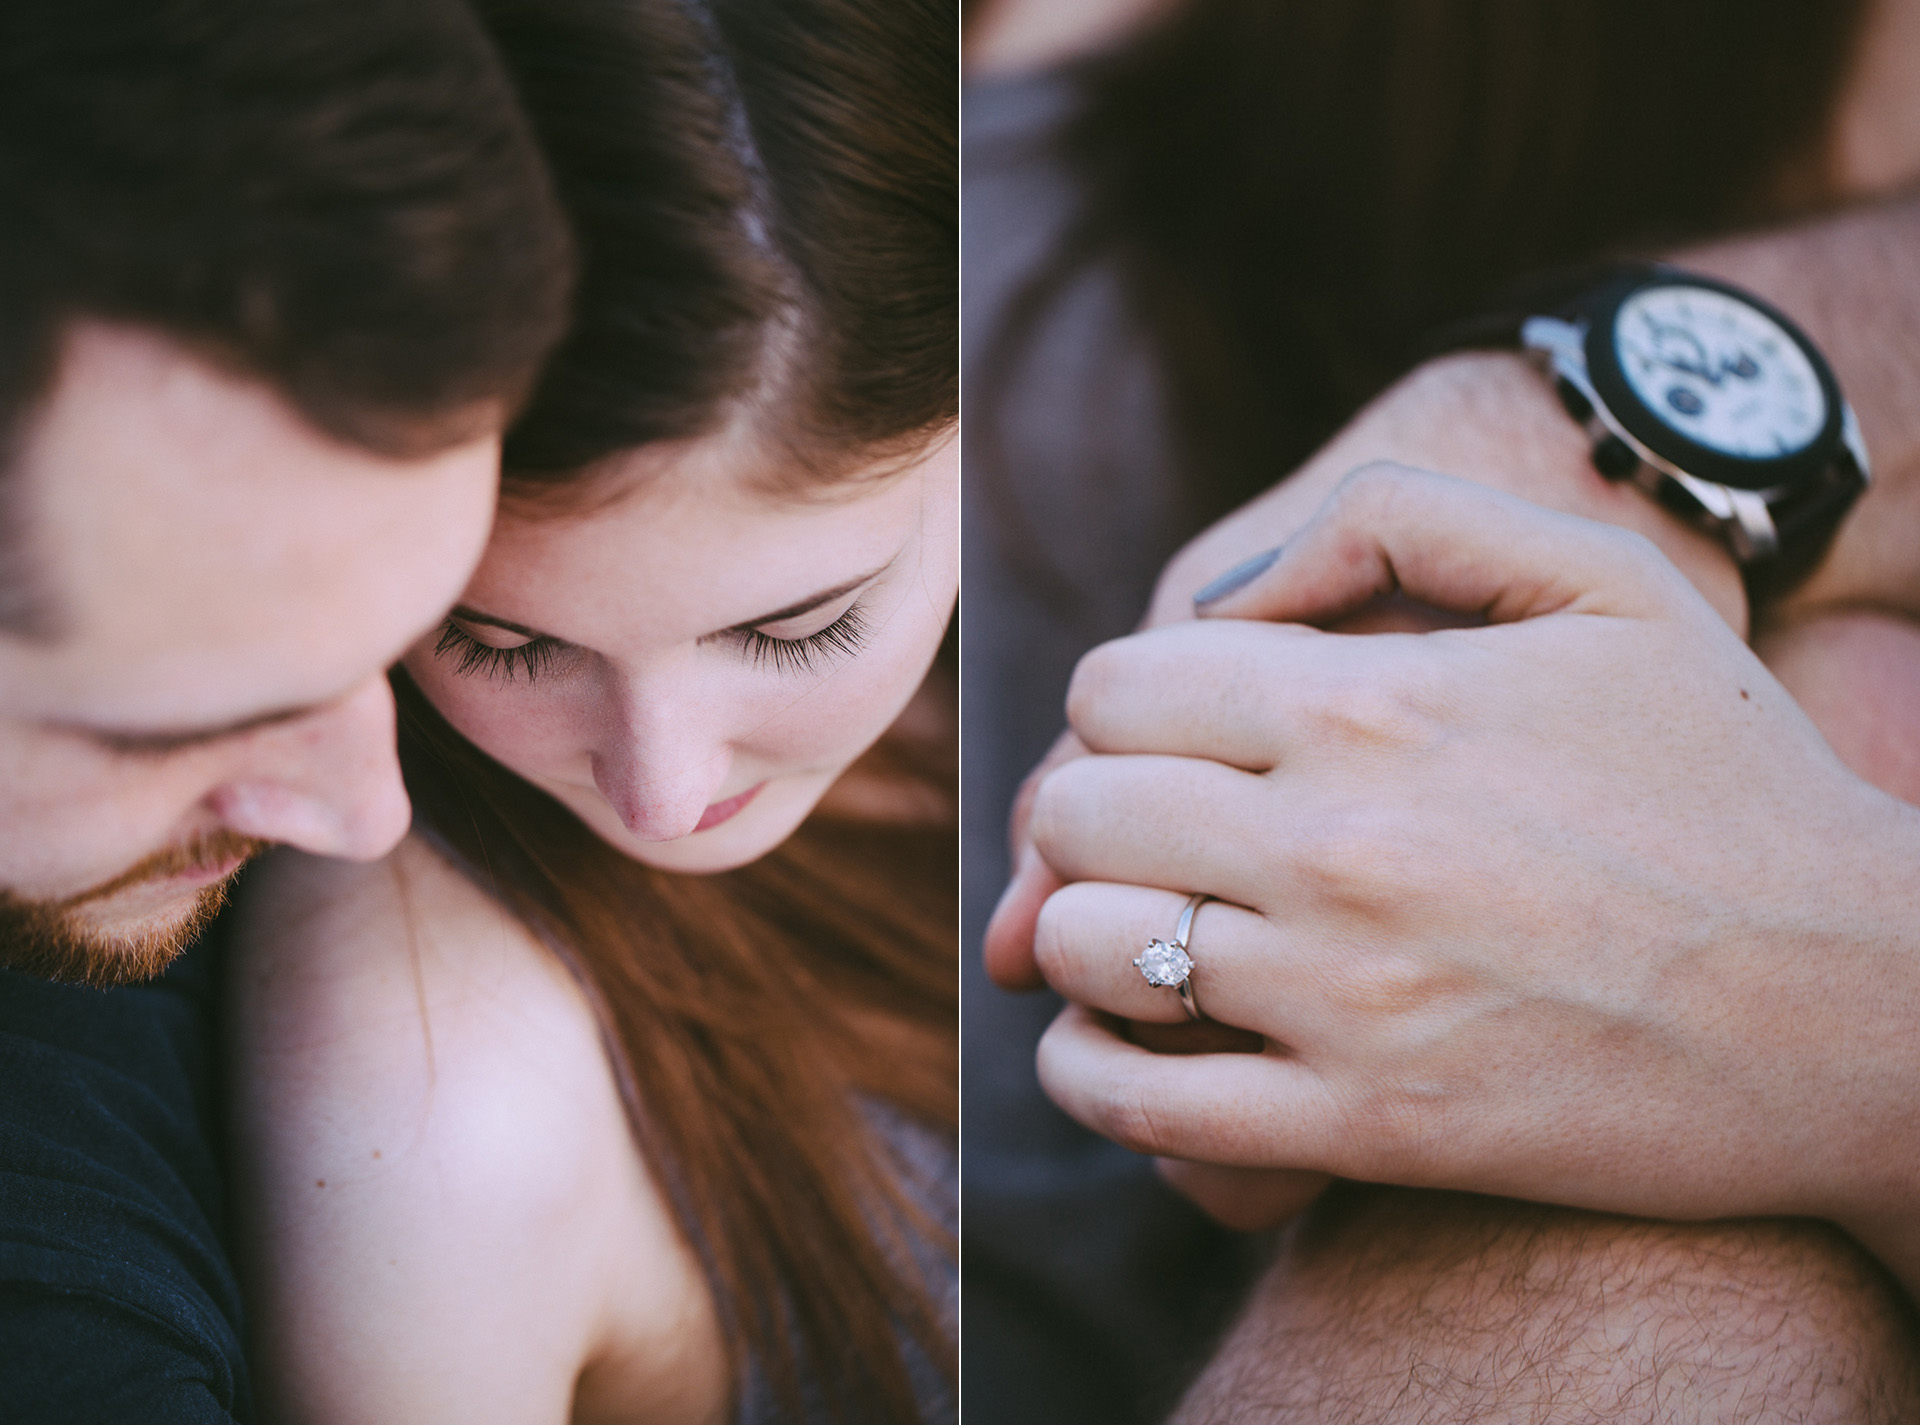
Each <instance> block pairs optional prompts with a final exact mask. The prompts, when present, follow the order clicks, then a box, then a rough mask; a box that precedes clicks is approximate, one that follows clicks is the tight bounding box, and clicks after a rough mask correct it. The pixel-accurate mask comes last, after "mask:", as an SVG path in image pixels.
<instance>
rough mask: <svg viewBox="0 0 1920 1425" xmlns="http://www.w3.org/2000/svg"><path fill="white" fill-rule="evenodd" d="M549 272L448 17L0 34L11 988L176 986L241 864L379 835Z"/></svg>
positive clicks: (148, 18) (293, 16)
mask: <svg viewBox="0 0 1920 1425" xmlns="http://www.w3.org/2000/svg"><path fill="white" fill-rule="evenodd" d="M568 268H569V262H568V251H567V240H566V237H565V231H564V227H563V223H562V220H561V218H560V216H559V214H558V211H557V209H556V207H555V205H554V202H553V199H552V197H551V194H550V192H549V189H548V185H547V182H546V179H545V176H544V170H543V169H542V167H541V165H540V162H539V160H538V157H537V155H536V152H535V150H534V147H533V144H532V142H531V140H530V138H529V136H528V134H527V132H526V129H525V125H524V122H523V120H522V119H521V117H520V114H519V111H518V108H517V106H516V104H515V102H514V99H513V95H512V91H511V89H510V87H509V85H508V83H507V81H506V79H505V78H504V77H503V75H502V72H501V71H500V69H499V67H498V64H497V62H496V60H495V57H494V55H493V53H492V51H491V49H490V48H489V46H488V44H487V42H486V40H485V38H484V36H483V35H482V33H481V32H480V30H479V28H478V27H477V25H476V24H475V22H474V21H473V19H472V17H471V16H470V15H469V14H468V13H467V11H466V9H465V7H464V5H462V4H460V3H458V0H356V3H355V4H353V5H350V6H348V5H340V4H338V3H337V0H9V3H8V5H7V6H5V7H3V8H0V960H4V961H5V962H8V963H12V964H14V965H16V966H18V967H21V968H27V969H33V970H36V971H39V972H41V973H51V974H57V975H59V976H61V977H64V978H79V979H90V980H93V981H95V982H103V983H104V982H113V981H116V980H120V979H126V978H135V977H138V976H140V975H144V974H149V973H152V972H153V971H154V970H156V969H157V968H159V967H160V966H161V965H163V964H164V963H165V962H166V960H167V959H168V958H170V956H171V954H172V953H173V951H174V949H175V948H177V946H178V944H179V943H180V942H181V941H182V940H183V938H184V936H185V935H186V934H188V933H190V931H191V929H192V928H193V926H194V925H195V924H196V922H197V919H198V918H199V917H202V916H204V914H205V913H207V912H208V910H209V909H210V907H211V906H212V905H214V904H217V901H218V896H219V893H220V886H221V885H222V884H223V883H224V881H225V880H226V878H227V877H228V875H229V874H230V873H231V872H232V870H233V869H235V867H236V866H237V865H238V863H239V861H240V860H242V859H244V857H245V856H246V855H247V854H249V853H250V852H251V851H252V850H253V849H255V848H256V847H257V846H258V845H259V844H261V843H264V842H275V841H282V842H289V843H292V844H294V845H298V846H302V847H304V848H306V849H309V850H313V851H316V852H322V853H326V854H335V855H345V856H358V857H368V856H377V855H379V854H381V853H382V852H384V851H385V850H386V849H387V848H388V847H389V846H391V845H392V843H393V842H394V840H396V839H397V838H398V837H399V835H400V834H401V832H402V831H403V830H404V828H405V825H406V820H407V808H406V801H405V798H404V795H403V794H402V792H401V789H400V785H399V781H398V777H397V772H396V769H395V766H394V760H393V748H392V710H391V704H390V702H389V701H388V697H387V693H386V689H385V683H384V680H383V678H382V677H381V670H382V669H383V667H384V666H385V664H386V663H387V662H389V661H390V660H391V659H393V658H394V657H395V656H397V654H398V653H399V652H400V650H401V649H402V648H403V647H405V646H406V645H407V644H408V643H409V642H410V641H411V640H412V639H413V638H414V637H416V636H417V635H418V634H419V633H420V631H421V630H422V629H423V628H425V627H426V626H427V625H429V624H430V623H432V622H433V621H434V620H435V619H436V618H437V617H438V615H439V614H440V613H441V612H442V611H443V609H444V608H445V606H446V605H447V604H448V603H450V602H451V601H452V599H453V598H454V596H455V595H456V594H457V593H458V592H459V590H460V588H461V586H462V583H463V582H464V580H465V577H466V575H467V573H468V571H469V570H470V568H471V566H472V564H473V562H474V560H475V559H476V558H477V557H478V554H479V551H480V548H481V546H482V544H483V542H484V540H485V536H486V530H487V526H488V523H489V520H490V516H491V511H492V504H493V496H494V485H495V472H496V465H497V444H498V432H499V430H500V427H501V425H502V423H503V422H504V420H505V418H506V416H507V415H508V414H509V413H510V411H511V410H512V409H513V407H514V406H515V405H516V404H517V402H518V401H519V399H520V398H521V396H522V394H523V393H524V391H525V390H526V389H527V387H528V385H529V384H530V382H531V380H532V378H533V375H534V373H535V371H536V370H537V368H538V365H539V362H540V360H541V359H542V357H543V356H544V355H545V353H546V351H547V349H548V348H549V347H550V345H551V344H552V342H553V340H554V339H555V337H556V336H557V334H558V331H559V328H560V326H561V325H562V322H563V320H564V306H565V300H566V289H567V283H568Z"/></svg>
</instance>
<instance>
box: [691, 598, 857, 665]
mask: <svg viewBox="0 0 1920 1425" xmlns="http://www.w3.org/2000/svg"><path fill="white" fill-rule="evenodd" d="M776 626H777V625H776ZM721 637H727V638H735V639H738V640H739V642H740V649H741V652H743V653H744V654H745V655H746V656H747V657H748V658H750V659H752V660H753V666H754V667H756V668H758V667H761V666H763V665H770V666H772V667H773V668H774V670H775V671H777V672H781V673H811V672H814V671H815V670H816V668H818V667H820V666H821V665H822V664H823V663H825V662H827V661H829V660H831V659H834V658H839V657H848V658H850V657H852V656H853V655H854V654H856V653H858V652H859V651H860V649H861V648H862V647H863V646H864V645H865V643H866V639H867V617H866V612H865V609H864V608H863V607H862V606H861V605H860V604H858V603H856V604H852V605H850V606H849V607H848V609H847V611H846V612H845V613H843V614H841V615H840V617H839V618H837V619H835V620H834V621H833V622H832V623H830V624H828V625H827V626H826V627H825V628H823V629H820V630H819V631H818V632H815V633H809V634H806V635H805V636H804V637H799V638H794V637H781V636H779V635H776V634H771V633H768V632H767V631H766V630H765V629H764V628H736V629H729V630H728V631H727V632H726V633H725V634H723V635H721Z"/></svg>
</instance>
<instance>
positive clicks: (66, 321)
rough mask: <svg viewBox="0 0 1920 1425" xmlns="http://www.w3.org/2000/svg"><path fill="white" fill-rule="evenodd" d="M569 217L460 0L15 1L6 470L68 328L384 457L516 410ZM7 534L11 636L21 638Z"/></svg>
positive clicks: (4, 18) (0, 240)
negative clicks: (220, 381)
mask: <svg viewBox="0 0 1920 1425" xmlns="http://www.w3.org/2000/svg"><path fill="white" fill-rule="evenodd" d="M569 279H570V250H569V241H568V237H567V233H566V227H565V224H564V220H563V219H562V218H561V216H560V213H559V210H558V207H557V205H556V203H555V201H554V199H553V196H552V193H551V191H550V187H549V184H548V181H547V178H546V174H545V170H544V167H543V165H542V163H541V160H540V158H539V156H538V153H537V151H536V149H535V147H534V145H533V143H532V140H531V138H530V136H529V134H528V132H527V129H526V125H525V121H524V120H523V118H522V116H521V113H520V110H519V106H518V102H517V100H516V98H515V96H514V91H513V88H512V86H511V85H510V84H509V83H508V82H507V80H506V78H505V75H504V73H503V71H502V69H501V66H500V63H499V61H498V59H497V58H496V56H495V53H494V51H493V48H492V45H491V43H490V41H489V40H488V38H487V36H486V35H485V33H484V32H483V31H482V29H481V28H480V26H479V24H478V22H477V21H476V20H475V18H474V17H473V15H472V14H471V13H470V12H469V11H468V9H467V8H466V6H465V5H463V4H462V3H460V0H353V3H351V4H343V3H340V0H7V4H5V5H4V6H0V441H3V442H4V444H0V470H4V468H5V465H6V463H7V458H8V456H9V455H10V454H11V449H12V447H15V446H17V444H18V440H19V438H20V433H21V428H22V426H23V425H24V424H25V423H26V422H27V421H28V420H29V419H30V416H31V413H32V410H33V408H34V405H35V402H36V400H37V398H39V397H40V396H42V395H43V394H44V393H45V391H46V390H47V388H48V387H49V385H50V384H51V382H52V381H53V380H54V378H55V374H56V373H55V364H56V361H57V358H58V353H59V350H60V342H61V336H62V334H63V332H64V331H65V330H66V328H67V327H68V326H69V325H70V324H71V323H72V322H73V321H74V320H76V319H80V318H96V319H104V320H109V321H118V322H126V323H131V324H135V325H139V326H143V327H147V328H150V329H154V330H158V331H160V332H162V333H164V334H166V335H167V336H170V337H172V338H174V339H175V340H177V341H180V342H182V343H183V344H184V345H186V346H188V347H189V348H191V349H193V350H195V351H197V352H199V353H201V354H203V355H205V356H207V357H209V358H211V359H212V360H214V361H215V362H217V363H218V364H220V365H223V366H225V367H228V368H229V369H232V370H235V371H239V372H243V373H246V374H248V375H252V376H258V377H260V378H263V379H264V380H266V381H267V382H268V383H270V384H271V385H272V386H274V387H276V388H277V389H278V390H279V391H281V392H282V393H283V394H284V395H285V396H286V397H287V399H288V400H289V401H291V403H292V404H293V405H294V406H295V407H296V408H297V409H298V410H299V411H300V412H301V413H302V414H304V415H305V416H306V417H307V419H308V420H310V421H311V422H312V423H313V424H314V425H315V426H316V427H317V428H318V429H320V430H322V431H325V432H327V433H329V434H331V435H334V436H337V437H339V438H341V439H343V440H345V441H348V442H350V443H353V444H356V445H360V446H364V447H368V448H372V449H376V450H382V451H389V452H394V453H401V452H405V453H423V454H424V453H427V452H430V451H432V450H434V449H437V448H440V447H443V446H445V445H448V444H451V443H454V442H455V441H457V440H459V439H462V438H465V437H467V436H470V435H472V434H474V433H475V418H476V416H477V415H478V413H480V412H482V411H485V410H488V409H489V408H491V407H494V406H498V405H505V406H507V407H509V408H510V407H512V406H514V405H516V404H517V403H518V402H519V400H520V398H521V397H522V395H523V393H524V392H525V391H526V389H527V388H528V387H529V386H530V384H531V382H532V380H533V377H534V375H535V373H536V371H537V369H538V367H539V364H540V362H541V360H542V358H543V357H544V356H545V354H546V352H547V350H548V348H549V347H550V346H551V345H552V343H553V342H554V341H555V340H556V339H557V337H558V334H559V331H560V328H561V327H562V325H563V323H564V321H565V316H566V312H565V306H566V300H567V291H568V286H569ZM10 524H11V522H10V521H7V520H5V519H4V518H0V542H3V543H4V545H5V546H6V547H7V549H8V550H9V552H10V554H11V555H12V557H11V558H10V559H9V560H8V561H7V564H8V566H9V567H8V568H7V569H0V576H5V575H9V574H10V575H11V576H12V577H0V627H7V628H12V629H15V630H16V631H20V630H22V629H23V628H30V625H31V616H32V613H33V611H34V609H35V607H36V602H37V601H36V600H35V598H34V597H33V595H34V593H35V591H34V590H33V589H32V587H31V584H30V582H29V581H27V580H26V579H24V578H22V577H20V576H21V574H22V570H21V569H20V568H19V564H20V558H19V545H20V543H21V540H22V535H21V532H20V531H19V530H17V529H14V528H11V527H10Z"/></svg>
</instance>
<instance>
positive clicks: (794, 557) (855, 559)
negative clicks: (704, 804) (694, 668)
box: [464, 461, 925, 642]
mask: <svg viewBox="0 0 1920 1425" xmlns="http://www.w3.org/2000/svg"><path fill="white" fill-rule="evenodd" d="M729 475H730V472H720V471H715V470H713V469H712V468H711V464H710V463H709V462H706V461H697V462H696V461H682V462H675V463H673V464H671V465H666V464H661V465H657V466H655V467H654V468H653V469H650V470H649V471H647V472H646V475H645V478H640V479H636V480H635V481H634V482H633V484H632V487H631V488H630V489H629V490H628V491H626V492H625V493H623V494H622V495H621V496H620V497H619V498H618V499H616V500H612V501H606V502H602V503H601V504H599V505H598V506H597V507H595V508H594V509H592V510H591V511H590V512H587V513H582V514H577V515H570V516H565V517H553V516H550V515H546V516H542V515H534V516H531V517H529V516H524V515H519V514H516V513H515V512H514V511H513V510H511V509H503V510H502V511H501V516H500V520H499V523H498V524H497V525H496V527H495V530H494V534H493V539H492V541H491V543H490V545H489V547H488V550H487V555H486V557H485V559H483V560H482V562H481V565H480V568H479V570H478V572H477V573H476V574H475V576H474V579H473V582H472V583H471V585H469V589H468V594H467V596H466V599H465V600H464V602H466V603H467V604H469V605H471V606H473V607H476V608H481V609H484V610H485V611H486V612H488V613H492V614H496V615H499V616H501V617H506V618H512V619H513V620H514V621H516V622H519V623H524V624H527V625H528V626H530V627H535V628H539V629H540V630H541V631H542V632H546V633H551V634H553V635H555V636H557V637H563V638H568V639H569V640H570V641H576V642H585V641H589V637H588V635H589V630H604V632H603V633H602V634H601V636H610V635H611V634H612V632H614V630H615V629H618V628H624V627H625V626H626V625H628V624H629V623H631V621H632V620H633V619H634V618H635V617H636V616H639V615H641V614H642V611H643V610H644V616H645V617H646V618H648V619H649V621H651V622H653V623H654V624H656V625H657V626H659V627H660V629H661V631H662V632H663V633H664V632H666V631H667V627H666V626H668V625H671V626H673V627H674V628H675V629H676V630H679V631H682V632H687V631H690V632H692V633H694V634H698V633H705V632H712V631H715V630H718V629H722V628H727V627H731V626H733V625H735V624H738V623H743V622H746V621H748V620H752V619H756V618H760V617H762V616H764V615H765V614H767V613H769V612H771V611H773V610H776V609H780V608H784V607H786V606H788V605H791V604H793V603H796V602H798V601H800V600H802V599H805V598H807V597H809V596H811V595H812V594H814V593H816V592H818V591H819V590H820V589H823V588H828V587H832V586H834V585H836V584H839V583H842V582H844V581H846V580H847V579H850V578H852V577H854V576H856V575H860V574H865V573H868V572H871V571H873V570H875V569H879V568H881V567H883V566H885V565H887V564H889V563H891V562H892V561H893V560H894V559H895V558H896V557H897V556H898V554H899V553H900V551H901V549H902V548H903V547H904V545H905V544H906V543H907V542H908V540H909V539H910V538H912V537H913V535H914V534H915V533H916V531H917V530H918V528H919V525H920V520H921V510H922V501H923V492H922V489H921V486H922V485H923V483H924V475H925V471H924V470H923V469H922V468H921V467H919V466H915V467H913V468H910V469H906V470H902V471H899V472H897V473H895V474H892V475H891V476H890V477H888V478H884V479H876V480H871V481H867V482H863V483H861V484H859V485H858V486H856V487H853V488H850V489H848V490H847V491H845V492H844V493H843V495H842V497H841V498H838V499H835V500H832V501H830V502H823V501H816V500H809V501H796V500H790V499H782V498H779V497H777V496H772V495H769V494H767V493H765V492H764V491H762V490H760V489H757V488H755V487H753V486H751V485H749V484H748V483H746V482H745V481H743V480H741V479H738V478H729ZM703 476H704V477H705V478H701V477H703ZM683 624H684V625H685V626H686V628H685V629H684V630H680V629H679V626H680V625H683ZM569 629H572V630H573V631H572V632H569Z"/></svg>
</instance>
